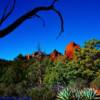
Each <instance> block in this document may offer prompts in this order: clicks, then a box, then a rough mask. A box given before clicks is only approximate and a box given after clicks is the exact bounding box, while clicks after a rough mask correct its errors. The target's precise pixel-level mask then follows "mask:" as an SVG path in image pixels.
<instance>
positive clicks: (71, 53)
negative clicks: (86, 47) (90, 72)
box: [65, 42, 80, 59]
mask: <svg viewBox="0 0 100 100" xmlns="http://www.w3.org/2000/svg"><path fill="white" fill-rule="evenodd" d="M76 49H77V50H79V49H80V46H79V45H78V44H76V43H74V42H70V43H69V44H68V45H67V46H66V49H65V55H66V57H67V58H69V59H72V58H73V56H74V51H75V50H76Z"/></svg>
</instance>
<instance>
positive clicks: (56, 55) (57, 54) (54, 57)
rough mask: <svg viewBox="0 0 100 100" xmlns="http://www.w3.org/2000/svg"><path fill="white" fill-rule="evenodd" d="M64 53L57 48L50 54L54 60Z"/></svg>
mask: <svg viewBox="0 0 100 100" xmlns="http://www.w3.org/2000/svg"><path fill="white" fill-rule="evenodd" d="M61 55H62V54H61V53H60V52H58V51H57V50H54V51H53V52H52V53H51V54H50V59H51V61H54V60H56V59H57V57H59V56H61Z"/></svg>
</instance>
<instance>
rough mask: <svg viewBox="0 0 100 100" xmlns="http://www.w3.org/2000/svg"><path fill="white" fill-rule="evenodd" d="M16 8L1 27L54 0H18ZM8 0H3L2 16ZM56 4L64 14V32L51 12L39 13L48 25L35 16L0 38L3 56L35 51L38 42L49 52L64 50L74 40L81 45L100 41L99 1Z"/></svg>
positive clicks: (64, 0) (0, 55) (0, 5)
mask: <svg viewBox="0 0 100 100" xmlns="http://www.w3.org/2000/svg"><path fill="white" fill-rule="evenodd" d="M16 1H17V2H16V8H15V10H14V12H13V14H12V15H11V16H10V17H9V18H8V20H7V21H6V22H5V23H4V24H3V25H2V26H1V27H0V29H2V28H4V27H6V26H7V25H9V24H10V23H11V22H13V21H14V20H15V19H16V18H18V17H19V16H21V15H22V14H24V13H25V12H27V11H29V10H31V8H35V7H38V6H41V5H44V6H47V5H48V4H50V3H51V2H52V0H48V1H47V0H16ZM7 2H8V0H3V1H2V0H0V9H1V10H0V17H1V15H2V12H3V9H4V7H5V5H6V3H7ZM55 7H56V8H57V9H58V10H59V11H60V12H61V13H62V16H63V19H64V32H63V34H62V35H61V37H60V38H58V39H57V40H56V37H57V35H58V33H59V31H60V24H59V22H60V20H59V18H58V16H56V14H55V13H54V12H52V11H49V12H40V13H39V15H40V16H41V17H43V18H44V20H45V23H46V26H45V27H43V25H42V22H41V21H40V20H39V19H38V18H36V17H33V18H32V19H30V20H27V21H25V22H24V23H23V24H22V25H21V26H19V27H18V28H17V29H16V30H14V31H13V32H12V33H11V34H9V35H7V36H6V37H4V38H0V58H3V59H8V60H11V59H13V58H15V57H16V56H17V55H18V54H20V53H21V54H23V55H25V54H32V53H33V52H34V51H36V50H37V46H38V44H40V46H41V49H42V50H43V51H45V52H46V53H50V52H52V51H53V50H54V49H57V50H58V51H60V52H61V53H64V50H65V47H66V45H67V44H68V43H69V42H71V41H74V42H76V43H77V44H79V45H80V46H83V44H84V42H85V41H87V40H90V39H93V38H95V39H99V40H100V0H59V2H57V3H56V5H55Z"/></svg>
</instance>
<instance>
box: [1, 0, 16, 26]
mask: <svg viewBox="0 0 100 100" xmlns="http://www.w3.org/2000/svg"><path fill="white" fill-rule="evenodd" d="M15 4H16V0H14V1H13V5H12V7H11V8H10V10H9V12H8V13H7V14H6V12H7V10H8V8H9V5H10V0H9V2H8V4H7V5H6V7H5V9H4V12H3V15H2V17H1V20H0V25H2V24H3V22H4V21H5V20H6V19H7V18H8V17H9V16H10V15H11V14H12V12H13V10H14V8H15Z"/></svg>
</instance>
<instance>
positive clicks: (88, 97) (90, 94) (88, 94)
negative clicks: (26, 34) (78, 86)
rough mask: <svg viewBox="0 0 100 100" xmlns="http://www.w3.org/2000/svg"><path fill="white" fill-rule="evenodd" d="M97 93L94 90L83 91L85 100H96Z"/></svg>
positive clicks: (86, 89)
mask: <svg viewBox="0 0 100 100" xmlns="http://www.w3.org/2000/svg"><path fill="white" fill-rule="evenodd" d="M95 95H96V93H95V92H94V90H92V89H89V88H85V89H84V90H83V91H82V96H83V100H94V98H95Z"/></svg>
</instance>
